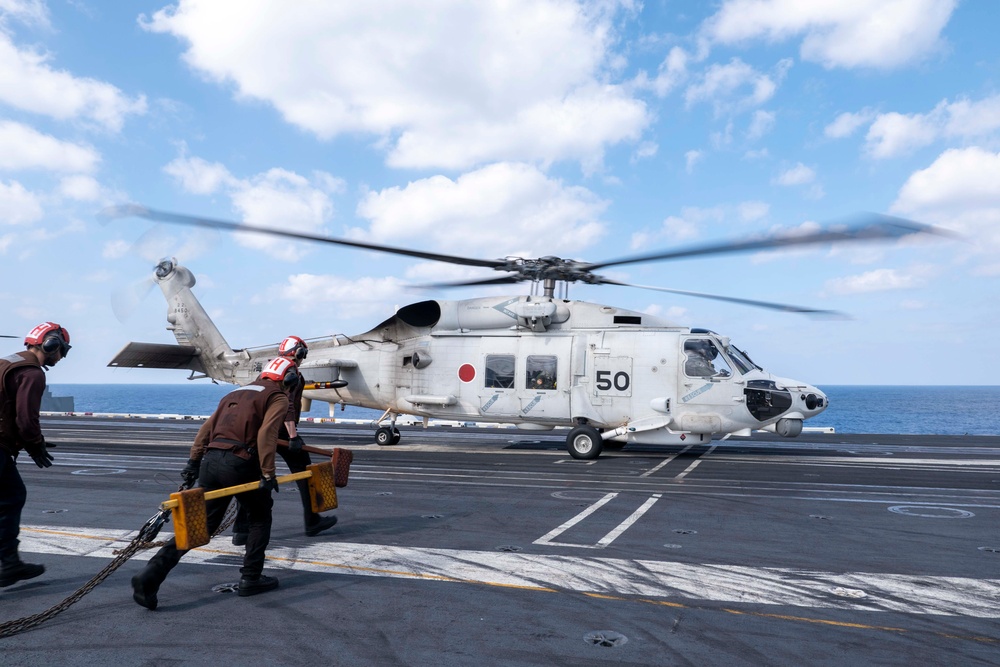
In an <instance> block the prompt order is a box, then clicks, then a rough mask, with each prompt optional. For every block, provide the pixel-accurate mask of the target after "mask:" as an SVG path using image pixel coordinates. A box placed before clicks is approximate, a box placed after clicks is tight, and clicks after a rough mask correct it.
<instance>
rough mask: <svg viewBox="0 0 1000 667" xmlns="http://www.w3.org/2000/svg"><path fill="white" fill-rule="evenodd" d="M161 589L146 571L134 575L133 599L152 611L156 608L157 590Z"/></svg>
mask: <svg viewBox="0 0 1000 667" xmlns="http://www.w3.org/2000/svg"><path fill="white" fill-rule="evenodd" d="M159 589H160V587H159V586H158V585H157V584H154V583H153V582H152V581H150V580H149V577H148V576H146V573H145V571H143V572H140V573H139V574H137V575H135V576H134V577H132V599H133V600H135V601H136V604H140V605H142V606H143V607H145V608H146V609H149V610H150V611H152V610H154V609H156V603H157V602H158V600H157V599H156V592H157V591H158V590H159Z"/></svg>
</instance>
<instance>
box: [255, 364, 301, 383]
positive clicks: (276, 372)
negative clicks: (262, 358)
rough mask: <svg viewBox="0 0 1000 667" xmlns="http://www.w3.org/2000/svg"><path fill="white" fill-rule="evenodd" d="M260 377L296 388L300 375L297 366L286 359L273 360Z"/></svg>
mask: <svg viewBox="0 0 1000 667" xmlns="http://www.w3.org/2000/svg"><path fill="white" fill-rule="evenodd" d="M260 377H261V378H266V379H268V380H274V381H275V382H280V383H281V384H282V385H284V386H285V387H294V386H295V385H296V384H298V382H299V373H298V371H297V370H295V364H293V363H292V362H291V360H289V359H286V358H284V357H275V358H274V359H271V361H269V362H268V364H267V366H265V367H264V370H263V371H262V372H261V374H260Z"/></svg>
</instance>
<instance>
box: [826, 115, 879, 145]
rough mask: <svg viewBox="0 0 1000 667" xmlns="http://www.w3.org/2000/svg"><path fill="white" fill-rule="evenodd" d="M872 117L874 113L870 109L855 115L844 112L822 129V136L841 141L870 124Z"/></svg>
mask: <svg viewBox="0 0 1000 667" xmlns="http://www.w3.org/2000/svg"><path fill="white" fill-rule="evenodd" d="M874 117H875V112H874V111H872V110H871V109H862V110H861V111H859V112H857V113H851V112H844V113H842V114H840V115H839V116H837V117H836V118H834V119H833V122H832V123H830V124H829V125H827V126H826V127H825V128H823V134H824V135H825V136H827V137H829V138H830V139H843V138H845V137H849V136H851V135H852V134H854V133H855V132H856V131H857V129H858V128H859V127H861V126H862V125H865V124H867V123H870V122H871V121H872V119H873V118H874Z"/></svg>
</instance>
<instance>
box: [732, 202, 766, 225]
mask: <svg viewBox="0 0 1000 667" xmlns="http://www.w3.org/2000/svg"><path fill="white" fill-rule="evenodd" d="M736 209H737V211H738V212H739V214H740V220H742V221H743V222H755V221H757V220H760V219H761V218H764V217H765V216H767V214H768V213H769V212H770V211H771V205H770V204H766V203H764V202H762V201H745V202H742V203H741V204H740V205H739V206H737V207H736Z"/></svg>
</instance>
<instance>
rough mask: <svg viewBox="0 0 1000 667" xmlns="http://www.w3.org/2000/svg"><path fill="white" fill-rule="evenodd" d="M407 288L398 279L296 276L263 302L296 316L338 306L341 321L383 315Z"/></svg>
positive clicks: (274, 288)
mask: <svg viewBox="0 0 1000 667" xmlns="http://www.w3.org/2000/svg"><path fill="white" fill-rule="evenodd" d="M404 289H405V285H404V284H403V282H402V281H400V280H399V279H398V278H395V277H392V276H387V277H385V278H358V279H353V280H352V279H350V278H345V277H343V276H332V275H315V274H311V273H297V274H294V275H291V276H289V277H288V280H287V281H286V282H285V283H283V284H281V285H277V286H275V287H273V288H271V289H269V290H267V292H266V293H265V295H264V296H263V299H264V300H273V301H281V302H282V303H283V304H288V305H289V307H290V308H291V309H292V311H293V312H297V313H306V312H309V311H311V310H313V309H315V308H316V307H317V306H321V305H324V304H333V305H336V308H337V315H338V317H342V318H353V317H366V316H371V315H381V314H384V313H385V312H386V305H387V304H392V303H394V302H395V301H397V300H398V299H399V295H400V293H401V292H402V291H403V290H404Z"/></svg>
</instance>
